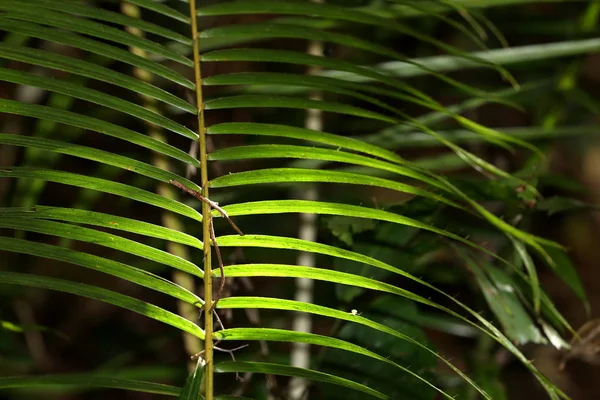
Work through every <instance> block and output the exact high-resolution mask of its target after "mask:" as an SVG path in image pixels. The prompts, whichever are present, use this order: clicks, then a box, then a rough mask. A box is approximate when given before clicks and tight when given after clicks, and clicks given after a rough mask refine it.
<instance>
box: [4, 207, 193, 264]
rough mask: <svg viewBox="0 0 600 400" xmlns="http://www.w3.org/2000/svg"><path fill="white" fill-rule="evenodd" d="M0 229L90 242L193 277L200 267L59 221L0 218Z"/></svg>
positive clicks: (132, 242)
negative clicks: (166, 266) (190, 274)
mask: <svg viewBox="0 0 600 400" xmlns="http://www.w3.org/2000/svg"><path fill="white" fill-rule="evenodd" d="M0 227H3V228H9V229H15V230H23V231H28V232H37V233H41V234H44V235H50V236H58V237H62V238H66V239H71V240H77V241H80V242H87V243H93V244H95V245H98V246H104V247H107V248H111V249H115V250H119V251H122V252H124V253H128V254H132V255H136V256H138V257H142V258H146V259H148V260H151V261H154V262H156V263H160V264H164V265H168V266H170V267H172V268H176V269H179V270H181V271H186V272H188V273H192V274H194V275H196V276H200V275H201V270H200V268H198V266H196V265H195V264H193V263H191V262H190V261H187V260H184V259H182V258H180V257H177V256H175V255H173V254H171V253H168V252H166V251H163V250H159V249H157V248H155V247H152V246H148V245H145V244H142V243H139V242H137V241H135V240H131V239H126V238H123V237H121V236H117V235H112V234H110V233H107V232H103V231H98V230H95V229H90V228H85V227H82V226H77V225H72V224H65V223H62V222H55V221H46V220H39V219H29V218H27V219H26V218H7V217H4V216H3V217H2V218H0Z"/></svg>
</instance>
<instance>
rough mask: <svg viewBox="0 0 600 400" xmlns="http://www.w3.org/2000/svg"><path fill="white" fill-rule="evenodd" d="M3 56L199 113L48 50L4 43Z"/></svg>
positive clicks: (97, 67)
mask: <svg viewBox="0 0 600 400" xmlns="http://www.w3.org/2000/svg"><path fill="white" fill-rule="evenodd" d="M0 57H2V58H6V59H9V60H16V61H22V62H26V63H29V64H33V65H39V66H44V67H47V68H52V69H56V70H59V71H65V72H70V73H73V74H76V75H80V76H85V77H88V78H92V79H97V80H99V81H103V82H107V83H110V84H113V85H117V86H120V87H122V88H125V89H128V90H131V91H133V92H136V93H141V94H144V95H146V96H149V97H152V98H154V99H157V100H160V101H162V102H164V103H166V104H169V105H172V106H173V107H177V108H180V109H182V110H185V111H187V112H189V113H192V114H195V113H196V112H197V110H196V107H194V106H192V105H191V104H189V103H188V102H186V101H185V100H182V99H180V98H179V97H177V96H174V95H172V94H171V93H169V92H167V91H166V90H162V89H160V88H158V87H156V86H153V85H151V84H149V83H147V82H143V81H140V80H138V79H135V78H132V77H130V76H129V75H125V74H122V73H120V72H116V71H113V70H111V69H108V68H106V67H103V66H101V65H98V64H95V63H91V62H89V61H85V60H80V59H77V58H73V57H66V56H63V55H60V54H55V53H51V52H48V51H44V50H38V49H31V48H29V47H23V46H8V45H5V44H0Z"/></svg>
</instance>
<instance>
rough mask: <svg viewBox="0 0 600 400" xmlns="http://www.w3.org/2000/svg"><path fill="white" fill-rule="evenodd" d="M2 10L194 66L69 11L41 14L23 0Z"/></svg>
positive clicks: (11, 2)
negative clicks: (68, 12)
mask: <svg viewBox="0 0 600 400" xmlns="http://www.w3.org/2000/svg"><path fill="white" fill-rule="evenodd" d="M0 10H3V11H8V12H7V13H6V14H5V16H6V17H8V18H11V19H16V20H21V21H27V22H34V23H39V24H44V25H49V26H53V27H56V28H61V29H68V30H69V31H73V32H78V33H83V34H85V35H89V36H92V37H97V38H101V39H106V40H109V41H112V42H116V43H119V44H122V45H126V46H132V47H137V48H139V49H142V50H145V51H148V52H150V53H155V54H158V55H161V56H163V57H166V58H168V59H170V60H173V61H176V62H178V63H181V64H183V65H187V66H188V67H191V66H193V65H194V63H193V62H192V61H191V60H190V59H189V58H186V57H184V56H182V55H181V54H178V53H175V52H173V51H171V50H169V49H167V48H166V47H164V46H162V45H160V44H158V43H156V42H152V41H150V40H148V39H144V38H140V37H138V36H135V35H132V34H131V33H129V32H126V31H124V30H120V29H117V28H113V27H112V26H109V25H106V24H100V23H98V22H94V21H91V20H86V19H81V18H77V17H73V16H71V15H69V14H66V13H62V12H55V11H51V10H49V9H46V10H44V12H43V13H40V12H38V10H37V9H35V8H32V6H31V4H25V3H24V2H22V1H20V0H4V1H3V2H2V3H0Z"/></svg>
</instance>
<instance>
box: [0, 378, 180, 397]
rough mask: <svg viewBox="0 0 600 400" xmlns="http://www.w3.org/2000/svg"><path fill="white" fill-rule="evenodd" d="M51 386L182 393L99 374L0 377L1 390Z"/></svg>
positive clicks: (148, 383)
mask: <svg viewBox="0 0 600 400" xmlns="http://www.w3.org/2000/svg"><path fill="white" fill-rule="evenodd" d="M49 386H50V387H51V386H72V387H77V388H81V389H88V388H90V389H91V388H110V389H124V390H130V391H133V392H142V393H152V394H158V395H163V396H177V395H178V394H179V392H180V391H181V389H180V388H178V387H175V386H169V385H164V384H161V383H153V382H143V381H135V380H132V379H121V378H113V377H110V376H102V375H98V374H93V373H89V374H69V375H36V376H5V377H0V389H13V388H38V387H49Z"/></svg>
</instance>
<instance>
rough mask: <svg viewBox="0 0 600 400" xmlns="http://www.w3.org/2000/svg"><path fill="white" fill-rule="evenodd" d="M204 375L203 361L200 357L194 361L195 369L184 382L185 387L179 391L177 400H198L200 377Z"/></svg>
mask: <svg viewBox="0 0 600 400" xmlns="http://www.w3.org/2000/svg"><path fill="white" fill-rule="evenodd" d="M203 375H204V360H203V359H202V357H198V360H197V361H196V367H195V368H194V370H193V371H192V372H191V373H190V374H189V375H188V377H187V379H186V380H185V385H183V389H181V394H180V395H179V400H198V399H200V397H201V396H200V389H201V383H202V376H203Z"/></svg>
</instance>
